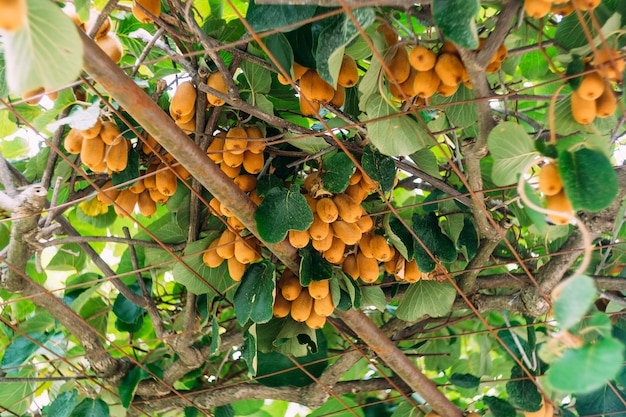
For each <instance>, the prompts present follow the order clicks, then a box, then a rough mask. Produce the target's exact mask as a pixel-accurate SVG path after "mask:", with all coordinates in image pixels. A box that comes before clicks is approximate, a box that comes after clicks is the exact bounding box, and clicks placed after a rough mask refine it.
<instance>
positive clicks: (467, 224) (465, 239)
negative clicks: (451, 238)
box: [456, 216, 478, 261]
mask: <svg viewBox="0 0 626 417" xmlns="http://www.w3.org/2000/svg"><path fill="white" fill-rule="evenodd" d="M456 248H457V250H459V251H461V252H463V254H464V255H465V259H466V260H467V261H471V260H472V259H473V258H474V256H476V252H477V251H478V234H477V232H476V227H475V226H474V222H473V221H472V220H471V219H470V218H469V217H467V216H464V218H463V230H461V233H460V234H459V238H458V240H457V241H456Z"/></svg>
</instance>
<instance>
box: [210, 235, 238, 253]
mask: <svg viewBox="0 0 626 417" xmlns="http://www.w3.org/2000/svg"><path fill="white" fill-rule="evenodd" d="M235 239H237V235H236V234H235V233H234V232H231V231H230V230H228V229H226V230H224V231H223V232H222V235H221V236H220V237H219V239H218V241H219V243H218V244H217V247H216V248H215V250H216V251H217V254H218V255H219V256H221V257H222V258H224V259H230V258H232V257H233V256H235Z"/></svg>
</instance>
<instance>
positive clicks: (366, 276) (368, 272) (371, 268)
mask: <svg viewBox="0 0 626 417" xmlns="http://www.w3.org/2000/svg"><path fill="white" fill-rule="evenodd" d="M356 264H357V267H358V268H359V276H360V277H361V279H362V280H363V281H365V282H368V283H372V282H376V280H377V279H378V275H379V270H378V262H377V261H376V259H374V258H367V257H366V256H364V255H363V254H362V253H361V252H359V253H357V255H356Z"/></svg>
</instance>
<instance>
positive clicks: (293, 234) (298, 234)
mask: <svg viewBox="0 0 626 417" xmlns="http://www.w3.org/2000/svg"><path fill="white" fill-rule="evenodd" d="M288 237H289V243H291V246H293V247H294V248H298V249H299V248H304V247H306V245H308V244H309V240H310V239H311V235H309V231H308V230H302V231H301V230H290V231H289V233H288Z"/></svg>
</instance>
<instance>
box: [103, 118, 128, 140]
mask: <svg viewBox="0 0 626 417" xmlns="http://www.w3.org/2000/svg"><path fill="white" fill-rule="evenodd" d="M99 135H100V137H101V138H102V141H103V142H104V143H105V144H107V145H113V144H114V143H116V142H119V141H121V140H124V138H123V137H122V132H120V129H119V128H118V127H117V124H115V122H112V121H109V120H105V121H104V122H102V127H101V128H100V132H99Z"/></svg>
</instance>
